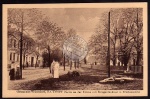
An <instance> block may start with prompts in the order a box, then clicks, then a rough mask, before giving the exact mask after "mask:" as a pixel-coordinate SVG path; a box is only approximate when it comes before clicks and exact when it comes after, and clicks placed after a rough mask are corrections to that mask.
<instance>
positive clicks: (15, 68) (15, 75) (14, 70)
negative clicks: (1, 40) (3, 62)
mask: <svg viewBox="0 0 150 99" xmlns="http://www.w3.org/2000/svg"><path fill="white" fill-rule="evenodd" d="M9 76H10V80H15V79H20V72H19V64H15V62H12V64H11V68H10V72H9Z"/></svg>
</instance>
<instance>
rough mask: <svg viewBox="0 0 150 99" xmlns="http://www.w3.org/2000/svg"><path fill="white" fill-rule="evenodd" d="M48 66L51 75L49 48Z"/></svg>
mask: <svg viewBox="0 0 150 99" xmlns="http://www.w3.org/2000/svg"><path fill="white" fill-rule="evenodd" d="M48 66H49V71H50V73H51V64H50V47H49V46H48Z"/></svg>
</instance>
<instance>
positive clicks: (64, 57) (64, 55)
mask: <svg viewBox="0 0 150 99" xmlns="http://www.w3.org/2000/svg"><path fill="white" fill-rule="evenodd" d="M65 61H66V60H65V54H64V71H65Z"/></svg>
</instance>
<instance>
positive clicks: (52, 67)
mask: <svg viewBox="0 0 150 99" xmlns="http://www.w3.org/2000/svg"><path fill="white" fill-rule="evenodd" d="M54 65H55V61H54V60H53V62H52V63H51V66H50V68H51V74H52V77H54Z"/></svg>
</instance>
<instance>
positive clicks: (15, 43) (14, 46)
mask: <svg viewBox="0 0 150 99" xmlns="http://www.w3.org/2000/svg"><path fill="white" fill-rule="evenodd" d="M14 48H16V40H14Z"/></svg>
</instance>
